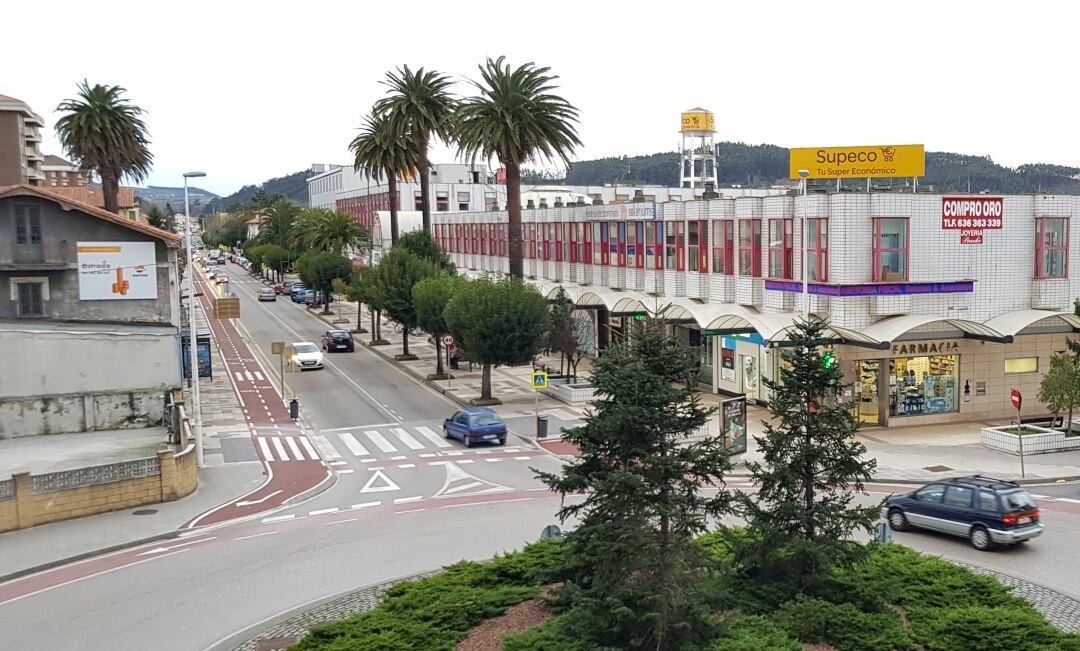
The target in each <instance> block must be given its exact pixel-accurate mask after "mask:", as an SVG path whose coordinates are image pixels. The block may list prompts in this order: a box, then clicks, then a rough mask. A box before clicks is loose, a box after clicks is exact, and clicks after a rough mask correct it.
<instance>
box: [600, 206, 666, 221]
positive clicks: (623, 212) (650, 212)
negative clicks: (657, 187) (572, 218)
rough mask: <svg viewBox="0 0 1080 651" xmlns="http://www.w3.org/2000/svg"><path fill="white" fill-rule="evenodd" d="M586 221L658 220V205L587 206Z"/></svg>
mask: <svg viewBox="0 0 1080 651" xmlns="http://www.w3.org/2000/svg"><path fill="white" fill-rule="evenodd" d="M585 219H604V220H615V221H618V220H622V219H656V203H655V202H653V201H646V202H644V203H617V204H607V205H604V206H586V207H585Z"/></svg>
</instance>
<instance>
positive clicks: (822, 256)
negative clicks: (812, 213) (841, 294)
mask: <svg viewBox="0 0 1080 651" xmlns="http://www.w3.org/2000/svg"><path fill="white" fill-rule="evenodd" d="M806 261H807V263H808V264H809V267H808V271H807V274H806V278H807V279H808V280H816V281H818V282H825V281H827V280H828V279H829V220H828V219H825V218H814V219H807V220H806Z"/></svg>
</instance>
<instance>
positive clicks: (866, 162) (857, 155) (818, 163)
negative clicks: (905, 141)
mask: <svg viewBox="0 0 1080 651" xmlns="http://www.w3.org/2000/svg"><path fill="white" fill-rule="evenodd" d="M789 162H790V167H791V171H790V173H791V178H793V179H797V178H800V177H799V170H807V171H809V172H810V175H809V176H808V177H807V178H811V179H864V178H870V177H906V176H924V175H925V173H926V152H925V150H924V149H923V146H922V145H880V146H875V147H802V148H794V149H792V150H791V156H790V158H789Z"/></svg>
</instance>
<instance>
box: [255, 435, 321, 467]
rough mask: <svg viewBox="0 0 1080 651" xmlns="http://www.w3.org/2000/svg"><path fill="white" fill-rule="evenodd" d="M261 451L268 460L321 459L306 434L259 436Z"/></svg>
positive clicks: (257, 438)
mask: <svg viewBox="0 0 1080 651" xmlns="http://www.w3.org/2000/svg"><path fill="white" fill-rule="evenodd" d="M255 440H256V441H258V445H259V452H261V453H262V457H263V459H265V460H267V461H319V460H320V456H319V453H318V452H316V450H315V447H314V446H313V445H312V444H311V441H309V440H308V439H307V437H306V436H257V437H255Z"/></svg>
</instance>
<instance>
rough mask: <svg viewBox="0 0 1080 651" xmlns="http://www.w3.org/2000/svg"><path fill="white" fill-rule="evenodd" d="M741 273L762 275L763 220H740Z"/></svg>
mask: <svg viewBox="0 0 1080 651" xmlns="http://www.w3.org/2000/svg"><path fill="white" fill-rule="evenodd" d="M739 275H740V276H753V277H754V278H758V277H760V276H761V220H760V219H740V220H739Z"/></svg>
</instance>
